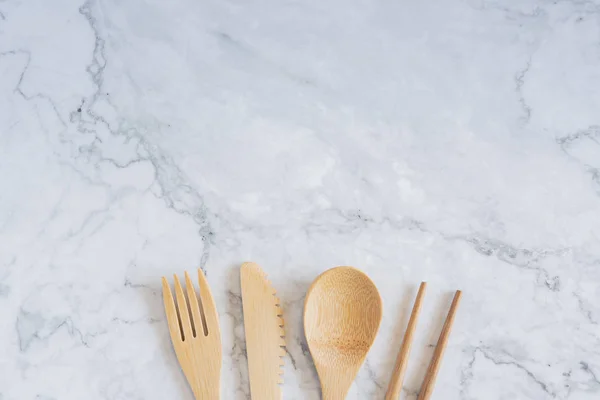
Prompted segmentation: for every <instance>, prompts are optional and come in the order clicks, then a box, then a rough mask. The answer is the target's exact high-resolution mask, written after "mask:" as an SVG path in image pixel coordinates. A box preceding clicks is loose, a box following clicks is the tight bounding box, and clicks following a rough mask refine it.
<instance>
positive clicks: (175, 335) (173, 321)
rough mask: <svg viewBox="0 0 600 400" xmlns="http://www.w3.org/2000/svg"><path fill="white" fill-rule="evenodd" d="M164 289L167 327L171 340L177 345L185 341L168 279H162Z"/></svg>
mask: <svg viewBox="0 0 600 400" xmlns="http://www.w3.org/2000/svg"><path fill="white" fill-rule="evenodd" d="M162 288H163V302H164V304H165V314H167V325H169V333H170V334H171V340H172V341H173V343H176V342H178V341H180V340H182V339H183V337H182V335H181V329H180V328H179V319H178V318H177V309H176V308H175V301H174V300H173V294H172V293H171V287H170V286H169V282H168V281H167V278H165V277H164V276H163V278H162Z"/></svg>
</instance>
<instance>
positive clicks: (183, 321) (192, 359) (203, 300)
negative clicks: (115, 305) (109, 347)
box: [162, 269, 222, 400]
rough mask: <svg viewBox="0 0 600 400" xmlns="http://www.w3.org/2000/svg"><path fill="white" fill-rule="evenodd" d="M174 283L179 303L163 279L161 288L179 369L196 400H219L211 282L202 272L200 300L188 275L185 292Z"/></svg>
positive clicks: (218, 341)
mask: <svg viewBox="0 0 600 400" xmlns="http://www.w3.org/2000/svg"><path fill="white" fill-rule="evenodd" d="M174 279H175V298H176V299H177V302H175V301H174V299H173V294H172V293H171V288H170V287H169V282H168V281H167V279H166V278H164V277H163V278H162V287H163V301H164V305H165V312H166V315H167V323H168V325H169V332H170V334H171V342H172V343H173V348H174V349H175V354H176V355H177V359H178V360H179V365H180V366H181V369H182V370H183V373H184V374H185V377H186V379H187V381H188V383H189V385H190V387H191V388H192V392H193V393H194V397H195V398H196V400H218V399H219V398H220V392H221V390H220V389H221V363H222V349H221V331H220V329H219V316H218V314H217V308H216V306H215V302H214V300H213V297H212V294H211V293H210V288H209V287H208V282H207V281H206V277H205V276H204V273H203V272H202V270H200V269H199V270H198V283H199V286H200V297H199V298H198V296H197V295H196V290H195V289H194V285H193V283H192V280H191V279H190V276H189V275H188V273H187V272H186V273H185V286H186V291H185V292H184V290H183V288H182V286H181V283H180V282H179V278H178V277H177V275H175V276H174ZM198 299H200V302H198Z"/></svg>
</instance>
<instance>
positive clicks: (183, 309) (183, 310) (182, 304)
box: [174, 275, 193, 341]
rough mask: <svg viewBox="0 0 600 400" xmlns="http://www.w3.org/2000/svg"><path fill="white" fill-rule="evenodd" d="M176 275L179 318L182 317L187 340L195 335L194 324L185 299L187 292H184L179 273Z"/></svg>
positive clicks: (184, 335)
mask: <svg viewBox="0 0 600 400" xmlns="http://www.w3.org/2000/svg"><path fill="white" fill-rule="evenodd" d="M174 277H175V296H176V297H177V308H178V310H179V318H181V328H182V329H183V340H184V341H186V340H188V339H191V338H192V337H193V335H192V325H191V323H190V312H189V311H188V305H187V301H186V300H185V294H183V288H182V287H181V283H180V282H179V278H178V277H177V275H174Z"/></svg>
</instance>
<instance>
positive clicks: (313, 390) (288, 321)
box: [280, 280, 321, 400]
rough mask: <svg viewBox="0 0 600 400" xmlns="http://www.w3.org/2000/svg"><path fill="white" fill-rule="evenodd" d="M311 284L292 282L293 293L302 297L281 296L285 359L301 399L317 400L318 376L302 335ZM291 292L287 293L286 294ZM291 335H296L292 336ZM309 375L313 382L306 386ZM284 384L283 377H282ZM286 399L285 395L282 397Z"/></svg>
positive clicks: (319, 393)
mask: <svg viewBox="0 0 600 400" xmlns="http://www.w3.org/2000/svg"><path fill="white" fill-rule="evenodd" d="M311 283H312V282H308V281H298V280H296V281H293V282H292V283H291V285H292V286H293V288H294V289H293V292H295V293H302V296H299V297H298V298H296V299H294V300H291V301H285V298H286V297H287V296H285V297H284V296H281V297H280V298H281V301H282V302H283V303H284V304H282V311H283V321H284V327H285V342H286V353H287V358H288V360H289V361H290V362H291V364H292V369H293V370H294V373H295V375H296V380H297V382H299V385H298V387H299V389H300V392H301V394H302V399H305V400H318V399H320V398H321V390H320V382H319V376H318V375H317V370H316V369H315V364H314V363H313V359H312V356H311V355H310V350H309V348H308V344H307V343H306V335H305V334H304V321H303V314H304V300H305V297H306V292H307V291H308V288H309V287H310V285H311ZM289 292H291V291H288V293H289ZM292 333H296V334H295V335H292ZM307 374H309V379H310V381H311V382H314V384H313V385H310V384H309V385H306V384H304V382H305V381H306V379H305V378H306V375H307ZM284 382H285V376H284ZM283 397H284V398H285V397H286V396H285V394H284V396H283Z"/></svg>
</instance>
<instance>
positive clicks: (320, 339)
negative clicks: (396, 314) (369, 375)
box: [304, 267, 382, 400]
mask: <svg viewBox="0 0 600 400" xmlns="http://www.w3.org/2000/svg"><path fill="white" fill-rule="evenodd" d="M381 315H382V305H381V297H380V296H379V292H378V291H377V288H376V287H375V284H374V283H373V282H372V281H371V280H370V279H369V277H368V276H366V275H365V274H364V273H362V272H361V271H359V270H357V269H355V268H352V267H337V268H332V269H330V270H328V271H325V272H324V273H322V274H321V275H319V277H317V279H315V281H314V282H313V283H312V285H311V286H310V288H309V289H308V293H307V294H306V300H305V303H304V333H305V335H306V341H307V343H308V348H309V349H310V353H311V355H312V357H313V360H314V363H315V367H316V369H317V373H318V375H319V380H320V381H321V390H322V392H323V400H343V399H344V398H345V397H346V394H347V393H348V390H349V389H350V386H351V385H352V381H354V378H355V377H356V374H357V373H358V370H359V369H360V367H361V365H362V364H363V362H364V361H365V357H366V356H367V353H368V352H369V349H370V348H371V345H372V344H373V341H374V340H375V336H376V335H377V331H378V329H379V323H380V322H381Z"/></svg>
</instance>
